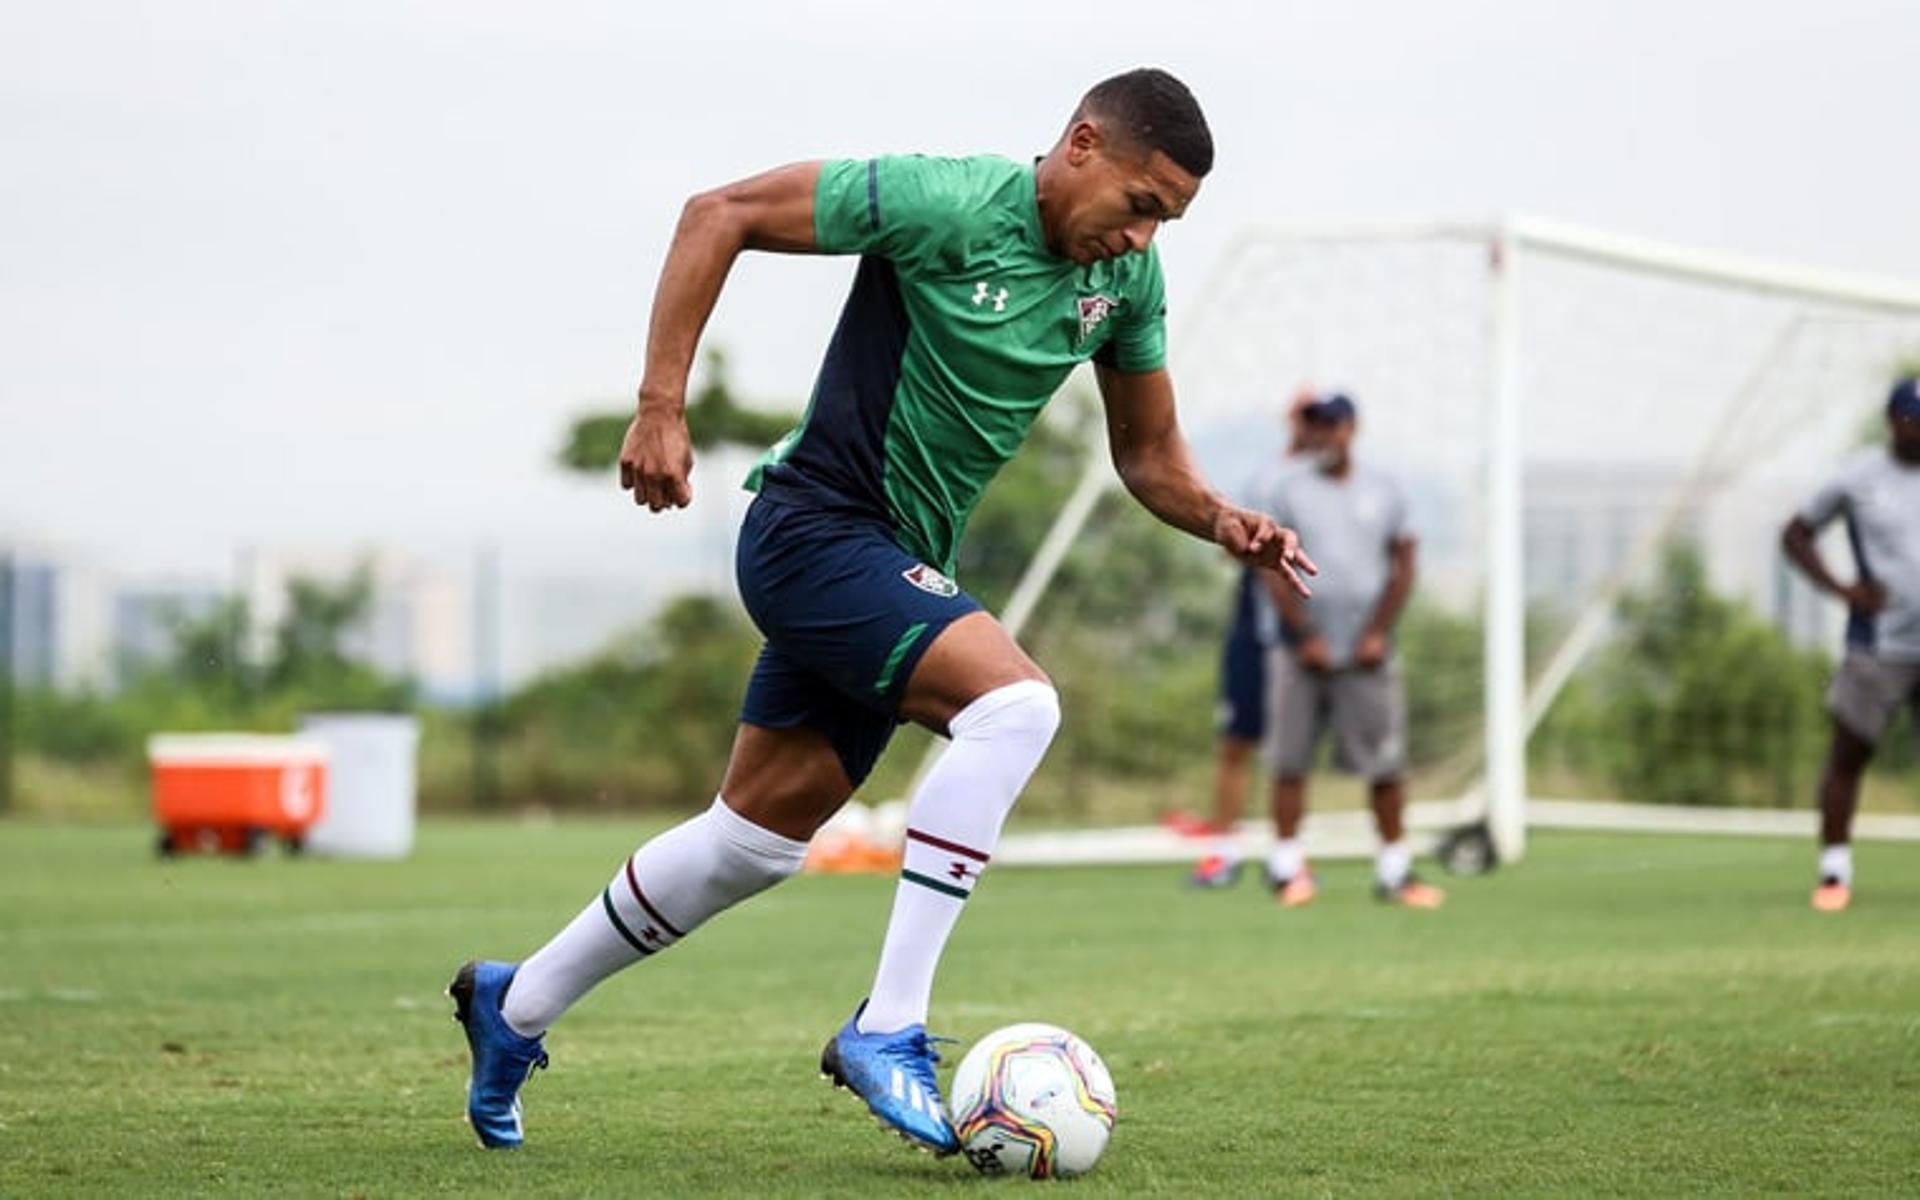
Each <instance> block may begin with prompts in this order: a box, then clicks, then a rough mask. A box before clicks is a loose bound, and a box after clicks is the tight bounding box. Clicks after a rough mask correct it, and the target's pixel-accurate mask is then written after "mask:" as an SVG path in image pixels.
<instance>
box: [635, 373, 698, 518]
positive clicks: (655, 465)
mask: <svg viewBox="0 0 1920 1200" xmlns="http://www.w3.org/2000/svg"><path fill="white" fill-rule="evenodd" d="M692 474H693V439H692V438H691V437H689V436H688V434H687V418H686V413H685V411H684V410H683V409H681V408H679V407H676V406H673V405H666V404H652V403H649V402H648V401H646V400H642V401H641V402H640V411H639V412H637V413H635V414H634V417H633V422H632V424H630V425H628V426H627V436H626V440H625V441H623V442H621V443H620V486H621V487H622V488H623V489H625V490H626V491H630V492H632V493H633V502H634V503H635V504H644V505H646V506H647V511H649V512H659V511H660V510H661V509H663V508H685V507H686V506H687V505H689V504H691V503H692V502H693V484H692V483H691V482H690V481H689V478H688V477H689V476H691V475H692Z"/></svg>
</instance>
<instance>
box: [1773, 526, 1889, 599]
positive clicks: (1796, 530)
mask: <svg viewBox="0 0 1920 1200" xmlns="http://www.w3.org/2000/svg"><path fill="white" fill-rule="evenodd" d="M1780 548H1781V550H1782V551H1784V552H1785V553H1786V556H1787V558H1788V559H1789V560H1791V561H1792V563H1793V565H1794V566H1796V567H1799V568H1800V570H1801V571H1802V572H1803V573H1804V574H1805V575H1806V577H1807V578H1808V579H1809V580H1811V581H1812V582H1813V584H1814V586H1816V587H1818V588H1820V589H1821V590H1823V591H1825V592H1827V593H1829V594H1831V595H1834V596H1838V597H1839V598H1840V599H1842V600H1845V601H1846V602H1847V606H1848V607H1849V608H1852V609H1855V610H1856V611H1859V612H1863V613H1877V612H1879V611H1880V610H1882V609H1884V608H1885V607H1886V606H1887V590H1886V588H1884V587H1882V586H1881V585H1880V584H1878V583H1876V582H1874V581H1873V580H1870V579H1862V580H1858V581H1856V582H1854V583H1842V582H1840V580H1839V579H1838V578H1837V577H1836V576H1835V575H1834V574H1833V572H1832V571H1829V570H1828V569H1827V563H1826V560H1825V559H1824V558H1822V557H1821V556H1820V547H1819V545H1818V543H1817V542H1816V541H1815V540H1814V530H1813V527H1812V526H1811V525H1809V524H1807V522H1806V520H1805V519H1804V518H1801V517H1794V518H1793V519H1792V520H1790V521H1788V522H1787V526H1786V528H1785V529H1783V530H1781V532H1780Z"/></svg>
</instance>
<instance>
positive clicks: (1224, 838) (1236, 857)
mask: <svg viewBox="0 0 1920 1200" xmlns="http://www.w3.org/2000/svg"><path fill="white" fill-rule="evenodd" d="M1209 853H1210V854H1212V855H1213V856H1214V857H1216V858H1218V859H1219V860H1220V861H1221V862H1224V863H1227V864H1228V865H1232V864H1234V863H1237V862H1239V861H1240V839H1239V838H1238V837H1237V836H1235V835H1234V834H1232V833H1221V834H1216V835H1215V836H1214V839H1213V849H1212V850H1211V851H1209Z"/></svg>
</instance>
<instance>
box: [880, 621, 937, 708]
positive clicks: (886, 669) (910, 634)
mask: <svg viewBox="0 0 1920 1200" xmlns="http://www.w3.org/2000/svg"><path fill="white" fill-rule="evenodd" d="M926 631H927V623H926V622H925V621H915V622H914V623H913V624H911V625H909V626H907V631H906V632H905V633H903V634H901V635H900V640H899V641H897V642H895V643H894V644H893V651H892V653H890V654H888V655H887V661H886V665H885V666H882V667H881V668H880V678H878V679H876V680H874V681H873V690H874V691H876V692H885V691H886V690H887V689H888V688H890V687H892V686H893V673H894V672H895V671H898V670H899V669H900V663H901V662H902V661H903V660H904V659H905V658H906V657H907V651H909V650H911V649H913V644H914V643H915V642H917V641H919V640H920V635H921V634H923V633H925V632H926Z"/></svg>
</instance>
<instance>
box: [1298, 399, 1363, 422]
mask: <svg viewBox="0 0 1920 1200" xmlns="http://www.w3.org/2000/svg"><path fill="white" fill-rule="evenodd" d="M1301 415H1302V416H1304V417H1305V418H1306V419H1307V420H1309V421H1319V422H1322V423H1324V424H1327V425H1340V424H1344V423H1345V422H1347V421H1351V420H1353V419H1354V418H1355V417H1356V416H1358V415H1359V410H1357V409H1356V408H1354V406H1353V401H1352V400H1349V399H1348V398H1347V397H1346V396H1344V395H1342V394H1341V393H1339V392H1335V393H1333V394H1332V395H1330V396H1323V397H1321V398H1320V400H1318V401H1316V402H1315V403H1313V404H1309V405H1307V409H1306V411H1305V412H1304V413H1302V414H1301Z"/></svg>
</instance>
